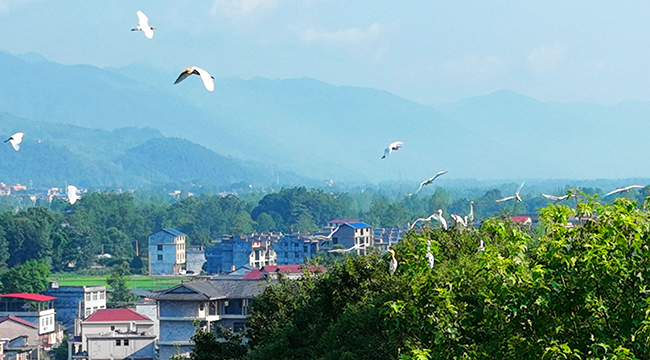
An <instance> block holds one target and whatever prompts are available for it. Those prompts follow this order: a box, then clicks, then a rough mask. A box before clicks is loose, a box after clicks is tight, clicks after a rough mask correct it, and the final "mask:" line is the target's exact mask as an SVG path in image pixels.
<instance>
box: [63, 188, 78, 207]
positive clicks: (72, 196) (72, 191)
mask: <svg viewBox="0 0 650 360" xmlns="http://www.w3.org/2000/svg"><path fill="white" fill-rule="evenodd" d="M78 191H79V190H78V189H77V187H76V186H74V185H68V186H67V187H66V191H65V193H66V194H67V195H68V202H70V204H71V205H74V203H76V202H77V200H79V199H81V196H79V194H78V193H77V192H78Z"/></svg>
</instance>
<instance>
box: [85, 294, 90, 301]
mask: <svg viewBox="0 0 650 360" xmlns="http://www.w3.org/2000/svg"><path fill="white" fill-rule="evenodd" d="M86 301H90V293H86Z"/></svg>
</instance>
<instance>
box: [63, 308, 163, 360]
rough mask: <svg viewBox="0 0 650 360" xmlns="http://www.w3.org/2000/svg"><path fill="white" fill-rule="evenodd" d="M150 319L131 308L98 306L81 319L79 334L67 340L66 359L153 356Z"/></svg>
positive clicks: (115, 359) (148, 358) (116, 359)
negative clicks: (104, 307) (92, 312)
mask: <svg viewBox="0 0 650 360" xmlns="http://www.w3.org/2000/svg"><path fill="white" fill-rule="evenodd" d="M153 331H154V322H153V321H151V320H150V319H149V318H147V317H146V316H143V315H140V314H138V313H137V312H135V311H133V310H131V309H102V310H98V311H97V312H95V313H94V314H92V315H90V316H89V317H88V318H87V319H86V320H84V321H83V322H81V334H80V335H79V336H75V337H74V338H72V339H70V340H68V359H69V360H72V359H77V360H101V359H113V360H121V359H132V360H145V359H146V360H151V359H154V358H155V355H156V349H155V340H156V336H155V335H154V334H153Z"/></svg>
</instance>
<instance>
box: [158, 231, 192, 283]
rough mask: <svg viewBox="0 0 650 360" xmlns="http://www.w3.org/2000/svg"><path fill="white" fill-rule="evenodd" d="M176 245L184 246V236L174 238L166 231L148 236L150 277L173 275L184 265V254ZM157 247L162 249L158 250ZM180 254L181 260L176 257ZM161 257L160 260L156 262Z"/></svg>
mask: <svg viewBox="0 0 650 360" xmlns="http://www.w3.org/2000/svg"><path fill="white" fill-rule="evenodd" d="M178 244H183V246H185V235H181V236H174V235H172V234H170V233H168V232H166V231H163V230H161V231H158V232H155V233H153V234H151V235H149V266H150V270H151V272H150V274H151V275H175V274H177V273H178V270H180V268H181V267H182V265H183V264H185V261H186V252H185V250H179V249H178V248H177V245H178ZM159 246H160V247H161V248H162V249H161V250H158V248H159ZM180 253H182V259H178V257H177V256H178V255H179V254H180ZM160 255H162V260H158V259H159V256H160Z"/></svg>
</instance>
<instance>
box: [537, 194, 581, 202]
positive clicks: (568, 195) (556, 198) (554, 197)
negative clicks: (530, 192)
mask: <svg viewBox="0 0 650 360" xmlns="http://www.w3.org/2000/svg"><path fill="white" fill-rule="evenodd" d="M542 196H543V197H545V198H547V199H549V200H553V201H562V200H566V199H568V198H572V197H575V196H576V195H575V194H566V195H562V196H555V195H547V194H542Z"/></svg>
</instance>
